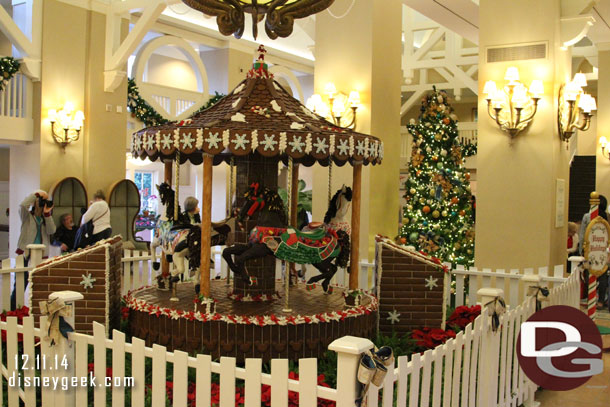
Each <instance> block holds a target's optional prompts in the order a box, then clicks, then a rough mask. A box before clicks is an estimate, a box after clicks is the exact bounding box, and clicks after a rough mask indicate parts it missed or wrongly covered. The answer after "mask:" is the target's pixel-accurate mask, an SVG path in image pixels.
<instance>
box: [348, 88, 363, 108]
mask: <svg viewBox="0 0 610 407" xmlns="http://www.w3.org/2000/svg"><path fill="white" fill-rule="evenodd" d="M348 102H349V104H350V106H351V107H356V108H357V107H360V93H358V91H356V90H353V91H351V92H350V93H349V98H348Z"/></svg>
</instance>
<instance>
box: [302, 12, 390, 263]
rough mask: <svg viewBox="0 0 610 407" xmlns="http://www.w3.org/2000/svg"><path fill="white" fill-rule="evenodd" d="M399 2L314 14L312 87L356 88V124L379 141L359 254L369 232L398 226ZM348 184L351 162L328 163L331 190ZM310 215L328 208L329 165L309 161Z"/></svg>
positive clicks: (366, 181) (368, 246)
mask: <svg viewBox="0 0 610 407" xmlns="http://www.w3.org/2000/svg"><path fill="white" fill-rule="evenodd" d="M350 4H351V1H349V0H338V1H335V2H334V3H333V5H332V6H331V8H332V9H336V10H346V9H347V8H348V7H349V6H350ZM401 30H402V24H401V3H400V1H398V0H386V1H383V2H380V1H373V0H360V1H357V2H355V3H354V6H353V8H352V9H351V11H350V12H349V14H348V15H347V16H346V17H344V18H342V19H338V20H337V19H335V18H333V17H332V16H330V15H329V14H328V13H320V14H318V15H316V38H317V43H316V48H315V56H316V63H315V76H314V90H315V92H316V93H319V94H324V92H323V90H324V86H325V84H326V83H328V82H333V83H334V84H335V85H336V87H337V90H339V91H342V92H343V93H346V94H347V93H349V91H350V90H352V89H354V90H357V91H359V92H360V99H361V104H362V107H361V108H359V109H358V128H357V130H358V131H360V132H364V133H370V134H372V135H374V136H376V137H379V138H380V139H382V140H383V141H384V144H385V145H384V159H383V164H382V165H381V166H379V167H378V168H373V169H371V168H370V167H367V168H365V169H364V171H363V184H362V211H361V229H360V234H361V242H360V256H361V258H363V259H365V258H367V255H368V258H369V259H372V254H373V249H374V245H373V237H374V235H375V234H377V233H382V234H385V235H389V236H394V235H395V234H396V233H397V230H398V229H397V228H398V212H399V206H398V193H397V190H398V173H399V164H400V84H401V80H402V73H401V70H400V55H401V42H400V38H401ZM342 184H346V185H352V167H351V166H350V165H349V164H348V165H345V166H343V167H341V168H337V167H336V166H335V167H334V169H333V184H332V188H333V191H334V190H336V189H338V188H339V187H341V185H342ZM313 185H314V187H313V190H314V196H313V218H314V220H319V219H321V218H322V216H323V215H324V212H325V211H326V209H327V205H328V200H327V199H328V197H327V188H328V187H327V185H328V169H326V168H322V167H320V166H314V167H313Z"/></svg>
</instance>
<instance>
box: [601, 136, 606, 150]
mask: <svg viewBox="0 0 610 407" xmlns="http://www.w3.org/2000/svg"><path fill="white" fill-rule="evenodd" d="M599 145H600V146H601V148H606V146H607V145H608V140H607V139H606V137H604V136H601V137H600V138H599Z"/></svg>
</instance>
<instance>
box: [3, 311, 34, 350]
mask: <svg viewBox="0 0 610 407" xmlns="http://www.w3.org/2000/svg"><path fill="white" fill-rule="evenodd" d="M28 316H30V309H29V308H28V307H26V306H25V305H24V306H23V307H21V308H18V309H16V310H14V311H4V312H3V313H2V314H0V321H2V322H6V318H7V317H17V324H19V325H23V318H24V317H28ZM17 340H18V341H19V342H21V341H23V334H18V335H17ZM2 342H6V331H2Z"/></svg>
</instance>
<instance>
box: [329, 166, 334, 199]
mask: <svg viewBox="0 0 610 407" xmlns="http://www.w3.org/2000/svg"><path fill="white" fill-rule="evenodd" d="M332 197H333V160H332V158H330V159H329V163H328V203H329V204H330V200H331V199H332Z"/></svg>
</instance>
